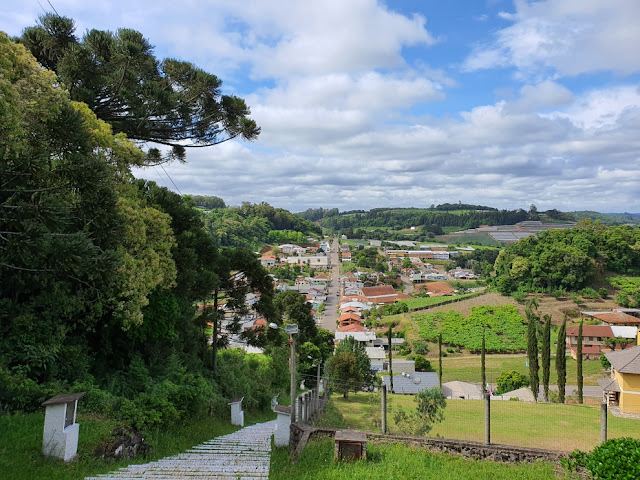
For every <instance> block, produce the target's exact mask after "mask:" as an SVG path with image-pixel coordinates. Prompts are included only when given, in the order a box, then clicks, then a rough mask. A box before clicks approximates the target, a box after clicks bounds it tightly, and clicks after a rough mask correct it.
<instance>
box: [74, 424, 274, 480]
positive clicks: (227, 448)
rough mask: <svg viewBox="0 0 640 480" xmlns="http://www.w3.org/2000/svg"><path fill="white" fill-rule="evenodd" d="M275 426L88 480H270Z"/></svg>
mask: <svg viewBox="0 0 640 480" xmlns="http://www.w3.org/2000/svg"><path fill="white" fill-rule="evenodd" d="M275 425H276V422H275V421H271V422H266V423H259V424H256V425H252V426H250V427H245V428H243V429H242V430H238V431H237V432H235V433H231V434H229V435H223V436H221V437H217V438H214V439H213V440H209V441H208V442H205V443H203V444H201V445H197V446H195V447H193V448H192V449H190V450H187V452H186V453H182V454H180V455H175V456H173V457H167V458H163V459H161V460H158V461H155V462H150V463H145V464H143V465H129V466H128V467H126V468H121V469H120V470H116V471H115V472H111V473H106V474H102V475H97V476H95V477H86V479H85V480H110V479H113V480H116V479H118V480H123V479H127V480H129V479H130V480H134V479H145V480H146V479H149V480H151V479H164V480H171V479H189V480H198V479H207V480H218V479H233V480H257V479H261V478H265V479H267V478H269V466H270V458H271V435H272V434H273V430H274V428H275Z"/></svg>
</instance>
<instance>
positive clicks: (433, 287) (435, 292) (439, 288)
mask: <svg viewBox="0 0 640 480" xmlns="http://www.w3.org/2000/svg"><path fill="white" fill-rule="evenodd" d="M415 289H416V291H419V290H425V291H427V292H429V293H430V294H431V295H432V296H439V295H451V294H452V293H453V291H454V290H455V289H454V288H453V287H452V286H451V285H449V284H448V283H446V282H427V283H419V284H418V285H416V286H415Z"/></svg>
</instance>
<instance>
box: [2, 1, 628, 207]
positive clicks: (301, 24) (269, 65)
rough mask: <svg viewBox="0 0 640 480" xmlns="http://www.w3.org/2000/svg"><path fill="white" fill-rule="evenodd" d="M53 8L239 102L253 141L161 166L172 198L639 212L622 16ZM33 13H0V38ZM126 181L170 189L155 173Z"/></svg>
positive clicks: (173, 5)
mask: <svg viewBox="0 0 640 480" xmlns="http://www.w3.org/2000/svg"><path fill="white" fill-rule="evenodd" d="M40 3H41V4H43V5H45V6H47V7H48V5H47V2H46V1H43V0H41V2H40ZM52 3H53V5H54V7H55V8H56V10H57V11H58V12H59V13H60V14H62V15H65V16H69V17H71V18H73V19H74V20H75V21H76V24H77V27H78V28H77V33H78V35H82V33H83V32H84V31H85V30H86V29H87V28H98V29H108V30H115V29H117V28H118V27H129V28H135V29H137V30H139V31H141V32H142V33H143V34H144V35H145V36H146V37H147V38H148V39H149V40H150V42H151V43H152V44H153V45H155V47H156V54H157V55H158V56H159V57H161V58H164V57H176V58H180V59H183V60H188V61H191V62H193V63H195V64H197V65H198V66H200V67H202V68H204V69H205V70H207V71H209V72H211V73H215V74H216V75H218V76H219V77H220V78H221V79H222V80H223V82H224V83H223V90H224V92H225V93H233V94H236V95H239V96H242V97H243V98H245V99H246V100H247V101H248V103H249V105H250V106H251V109H252V116H253V118H255V119H256V121H257V122H258V124H259V125H260V126H261V127H262V134H261V135H260V137H259V139H258V140H257V141H255V142H253V143H246V142H235V141H234V142H227V143H225V144H222V145H220V146H217V147H212V148H207V149H195V151H188V156H187V159H188V163H187V164H186V165H181V164H172V165H168V166H165V169H166V172H168V174H169V175H170V176H171V178H172V179H173V182H175V185H177V187H178V188H179V190H180V192H182V193H192V194H204V195H217V196H220V197H222V198H223V199H224V200H225V201H226V202H227V203H228V204H230V205H237V204H239V203H240V202H242V201H251V202H262V201H264V202H268V203H270V204H272V205H274V206H278V207H283V208H287V209H290V210H292V211H300V210H304V209H306V208H309V207H320V206H322V207H338V208H340V209H341V210H346V209H354V208H364V209H369V208H374V207H384V206H405V207H409V206H415V207H421V206H429V205H431V204H433V203H435V204H438V203H444V202H457V201H462V202H464V203H477V204H483V205H490V206H494V207H498V208H519V207H522V208H525V209H526V208H528V207H529V205H530V204H532V203H534V204H535V205H536V206H537V207H538V209H540V210H543V209H548V208H557V209H560V210H581V209H593V210H599V211H602V212H617V211H629V212H631V211H634V212H638V211H640V135H639V134H638V132H639V131H640V28H638V22H639V21H640V2H638V1H637V0H609V1H604V0H541V1H537V2H533V1H526V0H517V1H507V0H460V1H449V2H447V1H442V0H439V1H435V0H423V1H417V0H415V1H410V0H406V1H387V2H382V1H374V0H322V1H316V0H307V1H295V0H270V1H266V0H265V1H259V0H245V1H243V2H228V1H223V0H219V1H217V0H210V1H199V0H185V1H182V2H168V1H165V0H156V1H147V0H134V1H129V2H122V1H120V0H111V1H108V2H107V1H103V0H93V1H92V2H86V1H81V0H64V1H63V0H55V1H53V2H52ZM40 13H42V9H41V7H40V5H39V4H38V2H37V1H36V0H20V1H15V0H5V1H4V2H3V9H2V12H0V30H3V31H5V32H7V33H9V34H10V35H19V34H20V32H21V31H22V29H23V28H24V27H26V26H29V25H33V24H34V22H35V19H36V18H37V16H38V15H39V14H40ZM136 175H138V176H141V177H145V178H149V179H151V180H155V181H157V182H158V183H159V184H160V185H166V186H168V187H169V188H171V189H172V190H175V187H174V185H173V184H172V182H171V181H170V180H169V179H168V178H167V176H166V174H165V172H164V171H163V170H162V169H158V168H150V169H145V170H141V171H137V172H136Z"/></svg>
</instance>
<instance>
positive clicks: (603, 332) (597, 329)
mask: <svg viewBox="0 0 640 480" xmlns="http://www.w3.org/2000/svg"><path fill="white" fill-rule="evenodd" d="M579 328H580V327H579V326H576V325H574V326H572V327H567V337H577V336H578V329H579ZM582 337H583V338H584V337H601V338H604V337H613V332H612V331H611V327H610V326H609V325H583V327H582Z"/></svg>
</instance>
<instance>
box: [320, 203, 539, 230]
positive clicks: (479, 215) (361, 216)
mask: <svg viewBox="0 0 640 480" xmlns="http://www.w3.org/2000/svg"><path fill="white" fill-rule="evenodd" d="M470 207H472V208H470V209H465V208H462V206H456V205H453V206H452V207H451V208H450V209H448V210H436V209H433V210H431V209H419V208H374V209H371V210H370V211H368V212H362V213H354V214H351V213H346V212H343V213H341V214H339V215H333V216H330V217H325V218H323V219H322V220H321V221H320V224H321V225H322V226H323V227H324V228H327V229H329V230H332V231H341V230H342V231H344V230H346V229H351V230H355V229H358V228H363V227H390V228H393V229H404V228H410V227H424V226H426V227H428V228H427V231H431V228H433V226H437V227H445V226H455V227H460V229H461V230H462V229H465V228H475V227H478V226H480V225H507V224H514V223H517V222H521V221H523V220H528V219H529V215H528V213H527V212H525V211H524V210H521V209H520V210H500V211H498V210H495V209H490V208H488V207H481V208H480V209H477V207H475V206H470Z"/></svg>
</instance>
